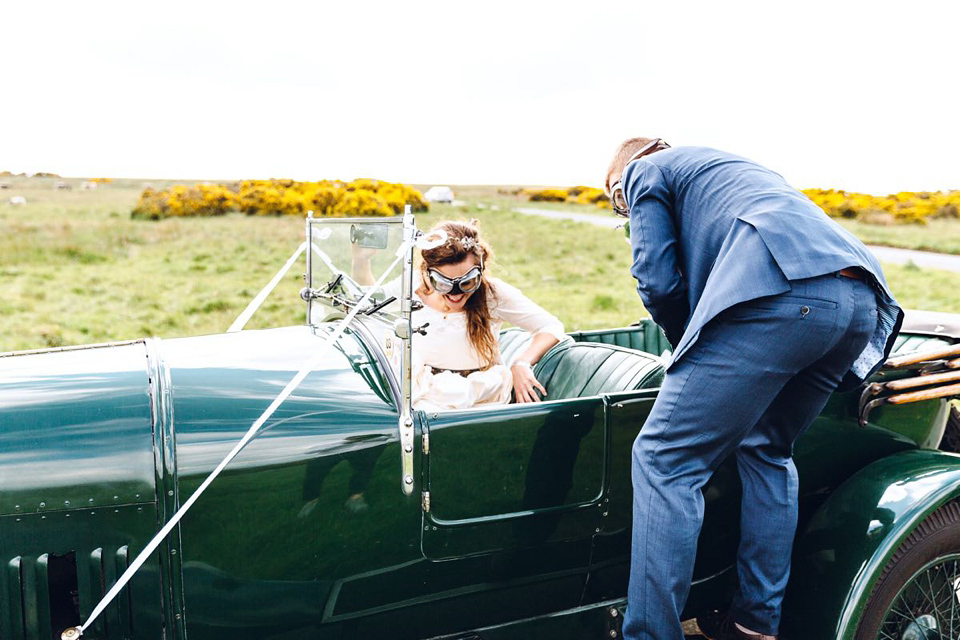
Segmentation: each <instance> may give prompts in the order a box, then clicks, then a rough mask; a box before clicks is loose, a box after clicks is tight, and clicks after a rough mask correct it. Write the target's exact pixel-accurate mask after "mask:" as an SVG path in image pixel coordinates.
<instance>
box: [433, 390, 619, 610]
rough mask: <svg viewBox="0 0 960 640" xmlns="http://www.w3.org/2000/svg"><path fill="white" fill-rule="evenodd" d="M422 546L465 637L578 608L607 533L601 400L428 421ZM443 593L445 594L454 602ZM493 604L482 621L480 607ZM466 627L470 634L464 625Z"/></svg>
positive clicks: (495, 410) (446, 607) (486, 411)
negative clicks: (484, 627)
mask: <svg viewBox="0 0 960 640" xmlns="http://www.w3.org/2000/svg"><path fill="white" fill-rule="evenodd" d="M418 418H419V420H420V422H421V425H422V428H423V430H424V433H425V434H426V437H427V440H428V442H429V445H428V447H427V448H428V454H427V455H426V456H425V458H424V459H425V461H426V463H425V465H424V474H425V480H424V486H425V487H427V490H426V492H425V493H424V496H423V498H424V499H423V508H424V514H423V531H422V548H423V553H424V556H425V558H426V559H427V560H428V561H430V563H431V569H430V571H431V574H432V575H431V580H432V581H433V583H434V584H437V585H443V593H439V592H438V593H437V594H436V597H442V598H443V599H444V606H442V607H437V611H438V615H449V616H455V617H458V618H459V619H460V625H458V627H459V628H471V625H470V624H469V621H470V620H476V622H477V624H478V625H479V624H480V623H483V624H491V623H495V622H496V621H498V620H499V621H506V620H510V619H515V618H519V617H529V616H531V615H537V614H538V613H546V612H549V611H555V610H560V609H566V608H569V607H574V606H577V605H578V604H579V602H580V599H581V596H582V594H583V589H584V584H585V580H586V575H587V570H588V568H589V564H590V553H591V548H592V544H593V537H594V536H595V535H596V534H597V533H598V532H599V531H600V530H601V527H602V519H603V514H602V508H601V507H602V504H603V497H602V496H603V492H604V478H605V470H604V467H605V460H606V448H607V436H606V428H605V417H604V403H603V400H602V399H601V398H599V397H588V398H572V399H567V400H558V401H550V402H540V403H534V404H527V405H522V404H521V405H517V404H514V405H505V406H504V405H499V406H491V407H488V408H473V409H469V410H463V411H449V412H438V413H430V414H425V413H422V412H421V413H420V414H419V416H418ZM444 594H446V595H445V596H444ZM491 602H494V603H495V604H496V606H495V608H492V609H491V608H490V607H486V608H484V610H483V613H482V615H481V614H480V613H479V611H478V604H480V603H484V604H490V603H491ZM464 624H465V626H462V625H464Z"/></svg>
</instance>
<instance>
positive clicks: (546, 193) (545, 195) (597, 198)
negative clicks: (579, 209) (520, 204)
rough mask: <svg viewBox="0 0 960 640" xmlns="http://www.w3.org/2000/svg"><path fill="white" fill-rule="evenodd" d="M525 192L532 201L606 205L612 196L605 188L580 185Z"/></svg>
mask: <svg viewBox="0 0 960 640" xmlns="http://www.w3.org/2000/svg"><path fill="white" fill-rule="evenodd" d="M523 193H525V194H526V195H527V198H528V199H529V200H530V201H531V202H576V203H578V204H595V205H597V206H600V207H605V206H606V205H607V203H608V202H610V198H608V197H607V195H606V194H605V193H604V192H603V189H597V188H596V187H586V186H583V185H579V186H576V187H569V188H567V189H537V190H529V189H528V190H525V191H524V192H523Z"/></svg>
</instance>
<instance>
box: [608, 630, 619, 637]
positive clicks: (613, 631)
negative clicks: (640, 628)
mask: <svg viewBox="0 0 960 640" xmlns="http://www.w3.org/2000/svg"><path fill="white" fill-rule="evenodd" d="M609 635H610V637H611V638H616V637H617V630H616V629H610V634H609Z"/></svg>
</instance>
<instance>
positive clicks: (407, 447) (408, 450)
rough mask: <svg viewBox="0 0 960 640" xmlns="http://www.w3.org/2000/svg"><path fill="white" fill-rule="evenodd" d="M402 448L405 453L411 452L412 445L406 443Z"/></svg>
mask: <svg viewBox="0 0 960 640" xmlns="http://www.w3.org/2000/svg"><path fill="white" fill-rule="evenodd" d="M403 450H404V451H406V452H407V453H413V446H412V445H409V444H408V445H407V446H405V447H404V448H403Z"/></svg>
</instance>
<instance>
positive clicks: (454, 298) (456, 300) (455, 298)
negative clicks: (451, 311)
mask: <svg viewBox="0 0 960 640" xmlns="http://www.w3.org/2000/svg"><path fill="white" fill-rule="evenodd" d="M443 297H444V298H446V299H447V302H450V303H451V304H460V303H461V302H462V301H463V299H464V298H466V297H467V295H466V294H465V293H458V294H457V295H450V294H449V293H448V294H446V295H445V296H443Z"/></svg>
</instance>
